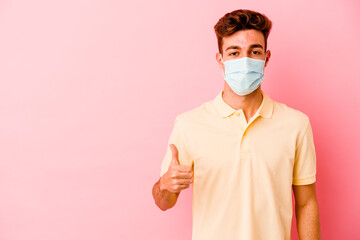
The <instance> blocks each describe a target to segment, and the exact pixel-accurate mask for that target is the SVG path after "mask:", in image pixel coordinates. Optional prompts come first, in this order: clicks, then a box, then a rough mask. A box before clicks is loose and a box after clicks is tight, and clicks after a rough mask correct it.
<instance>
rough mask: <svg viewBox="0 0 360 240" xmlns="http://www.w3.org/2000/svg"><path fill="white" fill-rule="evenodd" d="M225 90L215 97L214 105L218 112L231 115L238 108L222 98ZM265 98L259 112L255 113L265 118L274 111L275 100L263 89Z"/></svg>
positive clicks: (222, 114) (269, 116) (223, 115)
mask: <svg viewBox="0 0 360 240" xmlns="http://www.w3.org/2000/svg"><path fill="white" fill-rule="evenodd" d="M223 91H224V90H221V91H220V93H219V94H218V95H217V96H216V97H215V98H214V99H213V103H214V106H215V108H216V110H217V112H218V113H219V114H220V115H221V116H222V117H223V118H225V117H229V116H230V115H232V114H233V113H234V112H236V111H237V110H236V109H234V108H232V107H230V106H229V105H228V104H227V103H225V102H224V99H223V98H222V93H223ZM261 93H262V95H263V100H262V102H261V105H260V107H259V109H258V110H257V112H256V113H255V114H258V115H260V116H261V117H264V118H271V116H272V112H273V101H272V99H270V98H269V97H268V96H267V95H266V94H265V93H264V92H263V91H262V90H261Z"/></svg>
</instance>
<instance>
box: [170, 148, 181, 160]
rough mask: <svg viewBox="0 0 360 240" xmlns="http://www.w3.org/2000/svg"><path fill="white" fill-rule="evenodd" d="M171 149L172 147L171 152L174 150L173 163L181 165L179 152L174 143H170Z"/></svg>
mask: <svg viewBox="0 0 360 240" xmlns="http://www.w3.org/2000/svg"><path fill="white" fill-rule="evenodd" d="M170 149H171V152H172V159H171V163H172V164H176V165H180V162H179V152H178V150H177V148H176V146H175V145H174V144H170Z"/></svg>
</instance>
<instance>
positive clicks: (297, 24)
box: [0, 0, 360, 240]
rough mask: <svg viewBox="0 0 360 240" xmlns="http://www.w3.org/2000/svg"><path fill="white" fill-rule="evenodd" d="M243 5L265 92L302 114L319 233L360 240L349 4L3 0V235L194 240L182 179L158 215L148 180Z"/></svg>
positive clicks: (355, 28)
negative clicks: (265, 34) (264, 33)
mask: <svg viewBox="0 0 360 240" xmlns="http://www.w3.org/2000/svg"><path fill="white" fill-rule="evenodd" d="M239 8H250V9H254V10H257V11H260V12H262V13H265V14H266V15H267V16H268V17H269V18H270V19H271V20H272V21H273V30H272V32H271V34H270V37H269V42H268V46H269V49H270V50H272V57H271V59H270V63H269V65H268V67H267V68H266V72H265V74H266V75H265V80H264V82H263V90H264V91H266V92H267V94H268V95H269V96H270V97H272V98H273V99H274V100H277V101H280V102H284V103H286V104H287V105H289V106H291V107H294V108H297V109H299V110H301V111H303V112H304V113H306V114H308V115H309V117H310V121H311V124H312V127H313V132H314V139H315V145H316V150H317V157H318V162H317V167H318V174H317V194H318V201H319V205H320V218H321V228H322V229H321V230H322V236H323V239H328V240H332V239H360V228H359V223H360V205H359V202H360V191H359V190H360V181H359V170H360V152H359V140H360V139H359V135H360V132H359V130H360V127H359V122H360V113H359V104H360V98H359V95H358V94H359V90H360V77H359V69H360V67H359V63H360V60H359V59H360V48H359V43H360V28H359V22H360V15H359V12H360V11H359V10H360V4H359V2H358V1H356V0H353V1H344V0H337V1H335V0H334V1H328V0H318V1H310V0H306V1H288V0H277V1H274V0H273V1H267V0H259V1H255V0H248V1H213V0H210V1H209V0H207V1H205V0H202V1H167V0H163V1H161V0H153V1H145V0H143V1H136V0H135V1H115V0H114V1H110V0H101V1H100V0H98V1H92V0H90V1H89V0H88V1H80V0H76V1H74V0H64V1H48V0H42V1H41V0H33V1H19V0H2V1H1V2H0V239H1V240H24V239H26V240H33V239H34V240H35V239H36V240H49V239H50V240H64V239H67V240H78V239H87V240H95V239H99V240H100V239H101V240H103V239H106V240H115V239H116V240H118V239H170V238H171V239H174V240H176V239H178V240H183V239H191V226H192V219H191V197H192V196H191V188H190V189H187V190H184V191H183V192H182V193H181V195H180V197H179V200H178V202H177V204H176V206H175V207H174V208H172V209H170V210H168V211H166V212H162V211H161V210H160V209H158V208H157V207H156V205H155V204H154V201H153V198H152V195H151V189H152V186H153V184H154V183H155V182H156V181H157V180H158V178H159V174H160V164H161V160H162V158H163V155H164V154H165V150H166V145H167V140H168V137H169V134H170V131H171V129H172V127H173V121H174V118H175V116H176V115H177V114H179V113H181V112H183V111H186V110H190V109H192V108H193V107H196V106H198V105H200V104H201V103H203V102H205V101H208V100H211V99H213V98H214V97H215V96H216V94H217V93H218V92H219V91H220V90H221V89H222V87H223V82H224V80H223V78H222V75H221V72H220V70H219V68H218V66H217V64H216V61H215V53H216V51H217V44H216V38H215V34H214V32H213V26H214V25H215V23H216V22H217V20H218V19H219V18H220V17H222V16H223V15H224V14H225V13H226V12H229V11H232V10H235V9H239ZM295 233H296V230H295V229H293V236H294V235H295ZM293 239H297V238H296V237H294V238H293Z"/></svg>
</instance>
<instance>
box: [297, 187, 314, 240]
mask: <svg viewBox="0 0 360 240" xmlns="http://www.w3.org/2000/svg"><path fill="white" fill-rule="evenodd" d="M293 191H294V196H295V214H296V224H297V230H298V234H299V239H300V240H320V239H321V236H320V220H319V208H318V203H317V200H316V193H315V183H313V184H309V185H293Z"/></svg>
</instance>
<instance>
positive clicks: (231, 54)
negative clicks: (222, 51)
mask: <svg viewBox="0 0 360 240" xmlns="http://www.w3.org/2000/svg"><path fill="white" fill-rule="evenodd" d="M237 55H238V52H231V53H229V56H237Z"/></svg>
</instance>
